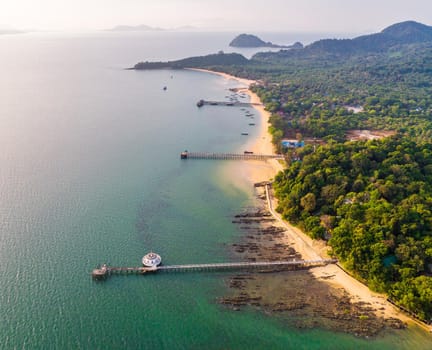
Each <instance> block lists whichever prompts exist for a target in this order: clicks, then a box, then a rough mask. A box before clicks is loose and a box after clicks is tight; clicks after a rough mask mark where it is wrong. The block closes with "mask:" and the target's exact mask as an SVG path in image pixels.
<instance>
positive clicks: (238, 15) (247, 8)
mask: <svg viewBox="0 0 432 350" xmlns="http://www.w3.org/2000/svg"><path fill="white" fill-rule="evenodd" d="M405 20H415V21H419V22H422V23H425V24H432V2H431V1H430V0H412V1H406V0H391V1H390V0H384V1H376V0H363V1H358V0H326V1H324V0H267V1H262V0H236V1H232V0H217V1H215V0H74V1H72V0H38V1H35V0H2V1H1V2H0V28H14V29H21V30H55V31H93V30H102V29H107V28H111V27H114V26H117V25H141V24H145V25H149V26H154V27H163V28H176V27H181V26H193V27H196V28H198V29H203V30H255V31H302V32H338V33H362V32H373V31H377V30H381V29H382V28H384V27H385V26H387V25H390V24H392V23H395V22H400V21H405Z"/></svg>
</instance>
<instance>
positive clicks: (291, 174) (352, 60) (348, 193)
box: [134, 21, 432, 323]
mask: <svg viewBox="0 0 432 350" xmlns="http://www.w3.org/2000/svg"><path fill="white" fill-rule="evenodd" d="M234 57H235V59H233V60H230V59H229V58H234ZM431 57H432V27H430V26H428V25H425V24H421V23H418V22H414V21H406V22H402V23H397V24H394V25H392V26H389V27H387V28H385V29H384V30H382V31H381V32H379V33H375V34H371V35H364V36H360V37H357V38H354V39H343V40H338V39H324V40H319V41H317V42H314V43H312V44H310V45H308V46H306V47H304V48H302V49H298V50H280V51H279V52H265V53H258V54H256V55H254V56H253V57H252V58H251V59H250V60H247V59H246V58H244V57H243V56H241V55H235V56H228V55H226V54H223V53H220V54H216V55H210V56H203V57H201V58H199V59H197V58H190V59H184V60H179V61H173V62H166V63H164V64H165V66H164V67H171V68H194V67H195V68H202V69H210V70H215V71H219V72H224V73H228V74H231V75H233V76H237V77H241V78H247V79H253V80H255V81H256V84H254V85H252V86H251V90H252V91H253V92H255V93H256V94H257V95H258V96H259V97H260V99H261V101H262V103H263V104H264V105H265V108H266V111H267V112H268V113H269V114H270V116H269V122H270V124H271V125H270V127H269V132H270V134H271V137H272V141H273V144H274V147H275V148H276V149H277V151H278V153H279V152H284V154H285V155H286V159H287V167H286V169H284V170H283V171H282V172H280V173H279V174H278V175H277V176H276V177H275V181H274V184H273V187H274V190H275V195H276V197H277V199H278V205H277V211H278V212H279V214H280V215H281V216H282V218H283V219H285V220H288V221H289V222H290V223H291V224H293V225H295V226H296V227H297V228H298V229H300V230H301V231H303V232H304V233H306V234H307V235H308V236H309V237H310V239H312V240H313V241H312V245H313V244H314V243H313V242H325V243H326V245H327V248H329V251H328V254H330V255H331V256H332V257H336V258H338V259H339V261H340V263H341V266H342V267H343V268H344V269H345V270H347V271H349V272H350V274H352V275H353V276H355V277H356V278H357V279H358V280H359V281H361V282H363V283H365V284H366V285H367V286H368V287H369V288H370V289H371V290H373V291H376V292H379V293H384V294H383V295H386V297H387V298H389V300H390V301H391V302H392V303H394V304H395V305H397V306H398V307H400V308H402V309H404V310H406V311H407V312H408V313H411V315H413V317H415V318H416V319H420V320H422V321H423V322H424V323H430V322H431V320H432V299H431V295H432V277H431V275H432V211H431V210H430V208H431V207H432V175H431V174H432V142H431V139H432V118H431V114H432V97H431V96H432V85H431V83H430V82H431V81H432V60H431ZM194 62H196V63H197V65H196V66H194V64H193V63H194ZM208 62H210V63H209V64H207V63H208ZM159 64H160V63H159ZM134 68H135V69H148V68H151V64H149V63H146V64H142V63H141V64H137V65H136V66H135V67H134ZM285 139H288V140H292V139H301V140H302V141H304V144H305V146H303V147H301V148H291V147H285V146H284V143H283V141H284V140H285ZM298 234H299V235H300V234H303V233H302V232H299V233H298Z"/></svg>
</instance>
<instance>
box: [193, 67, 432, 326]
mask: <svg viewBox="0 0 432 350" xmlns="http://www.w3.org/2000/svg"><path fill="white" fill-rule="evenodd" d="M189 70H193V71H198V72H203V73H209V74H215V75H219V76H221V77H223V78H225V79H232V80H236V81H238V82H239V83H241V84H243V85H246V87H240V88H239V90H238V91H239V92H241V93H244V94H247V95H248V96H249V98H250V101H251V102H252V103H261V100H260V99H259V97H258V96H257V95H256V94H255V93H253V92H252V91H250V90H249V87H250V85H251V84H255V83H257V82H256V81H255V80H250V79H243V78H238V77H236V76H233V75H230V74H227V73H223V72H216V71H211V70H206V69H195V68H191V69H189ZM253 109H255V110H256V111H257V112H258V113H259V116H260V118H261V122H260V130H259V135H258V136H257V137H256V138H255V139H254V140H251V141H249V142H247V143H246V144H245V146H246V148H247V149H248V150H250V151H253V152H254V153H261V154H273V150H274V147H273V144H272V142H271V135H270V134H269V133H268V127H269V125H270V124H269V118H270V112H268V111H266V110H265V109H264V106H254V107H253ZM261 163H262V162H261ZM245 164H246V166H245ZM236 168H237V170H240V174H241V175H243V176H244V177H245V178H246V180H247V181H248V182H250V183H252V184H253V183H256V182H261V181H268V180H270V179H273V178H274V176H275V175H276V174H277V173H278V172H279V171H281V170H283V169H284V167H283V166H282V164H280V163H279V162H278V161H277V160H270V161H266V162H265V163H264V164H259V163H258V162H253V161H247V162H244V163H243V165H240V166H237V167H236ZM269 204H270V203H269ZM271 205H272V206H273V208H275V207H276V205H277V201H276V200H275V199H274V198H272V199H271ZM275 218H276V219H277V220H278V222H279V225H280V226H282V227H283V228H285V229H286V234H285V239H284V241H285V243H286V245H287V246H288V245H289V246H291V247H293V248H294V249H295V250H296V252H298V253H300V254H301V255H302V257H303V258H306V259H316V258H326V257H327V250H328V246H327V245H326V244H325V242H321V241H316V240H312V239H311V238H310V237H309V236H307V235H306V234H305V233H303V232H302V231H301V230H300V229H298V228H297V227H295V226H293V225H291V224H290V223H289V222H286V221H285V220H283V219H282V218H281V216H280V215H279V214H277V213H275ZM310 272H311V273H312V274H313V276H314V277H315V278H316V279H317V280H318V281H321V282H323V283H326V284H327V285H329V286H332V287H334V288H343V289H344V290H345V291H346V292H347V293H348V294H349V296H350V299H351V302H353V303H358V302H363V303H368V304H370V306H371V307H372V308H373V309H374V313H375V314H376V315H377V316H378V317H383V318H397V319H399V320H401V321H403V322H405V323H407V324H408V325H409V326H412V325H416V326H418V327H420V328H422V329H424V330H426V331H428V332H430V331H431V328H430V327H428V326H427V325H425V324H423V323H421V322H419V321H417V320H415V319H413V318H411V317H410V316H408V315H406V314H405V313H403V312H402V311H400V310H399V309H398V308H397V307H396V306H394V305H392V304H391V303H389V302H388V301H387V296H386V295H384V294H380V293H375V292H373V291H371V290H370V289H369V288H368V287H367V286H366V285H365V284H363V283H362V282H360V281H359V280H357V279H355V278H354V277H352V276H351V275H349V274H348V273H346V272H345V271H344V270H343V269H342V268H341V267H339V266H337V265H327V266H323V267H317V268H312V269H310ZM328 276H332V278H328Z"/></svg>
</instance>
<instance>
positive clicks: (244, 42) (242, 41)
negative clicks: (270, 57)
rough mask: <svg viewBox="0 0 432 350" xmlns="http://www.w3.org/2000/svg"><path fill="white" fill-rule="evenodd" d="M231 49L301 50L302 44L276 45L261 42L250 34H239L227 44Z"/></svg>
mask: <svg viewBox="0 0 432 350" xmlns="http://www.w3.org/2000/svg"><path fill="white" fill-rule="evenodd" d="M229 46H231V47H242V48H247V47H272V48H281V49H302V48H303V44H302V43H300V42H296V43H295V44H293V45H277V44H273V43H272V42H270V41H268V42H265V41H263V40H261V39H260V38H259V37H257V36H256V35H252V34H240V35H238V36H236V37H235V38H234V39H233V40H232V41H231V42H230V44H229Z"/></svg>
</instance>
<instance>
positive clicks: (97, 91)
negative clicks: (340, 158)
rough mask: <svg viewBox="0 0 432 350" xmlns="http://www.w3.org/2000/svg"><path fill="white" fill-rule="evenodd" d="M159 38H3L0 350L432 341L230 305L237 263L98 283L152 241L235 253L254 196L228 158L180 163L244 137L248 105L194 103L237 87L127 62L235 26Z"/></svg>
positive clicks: (178, 250) (158, 245)
mask: <svg viewBox="0 0 432 350" xmlns="http://www.w3.org/2000/svg"><path fill="white" fill-rule="evenodd" d="M153 35H156V37H152V36H150V35H144V36H142V37H141V36H108V35H105V34H104V35H102V34H100V35H98V36H95V35H91V36H80V37H76V36H70V37H59V36H57V37H56V36H40V35H34V36H24V37H1V38H0V52H1V55H0V71H1V76H2V79H1V80H0V91H1V92H2V96H3V97H2V100H1V109H0V147H1V152H0V285H1V289H0V314H1V315H2V317H1V320H0V348H2V349H13V348H17V349H22V348H25V349H51V348H53V349H54V348H57V349H79V348H82V349H97V348H99V349H118V348H127V349H136V348H141V349H150V348H155V347H159V348H162V349H202V348H209V349H227V348H228V349H244V348H249V349H263V348H269V349H278V348H279V349H287V348H296V349H325V348H328V349H335V348H341V349H351V348H366V347H367V348H370V349H378V348H379V349H385V348H390V347H391V348H401V349H410V348H417V349H421V348H427V345H429V343H428V341H429V340H428V338H427V336H426V335H425V334H424V333H421V332H419V331H418V330H416V329H414V330H412V331H409V332H405V333H403V335H402V333H395V335H388V336H386V337H384V338H380V339H378V340H373V341H366V340H360V339H356V338H354V337H351V336H348V335H343V334H337V333H336V334H335V333H330V332H323V331H320V330H311V331H299V330H295V329H291V328H290V327H289V326H287V325H286V322H284V321H283V320H282V319H278V318H271V317H269V316H266V315H263V314H261V313H259V312H255V311H247V312H241V313H236V312H231V311H228V310H226V309H224V308H223V307H221V306H219V305H218V304H217V303H216V300H217V298H218V297H220V296H222V295H223V294H224V292H225V291H226V285H225V278H226V277H227V275H226V274H221V273H212V274H210V273H199V274H198V273H191V274H158V275H152V276H146V277H140V276H128V277H114V278H111V279H109V280H107V281H106V282H104V283H97V282H94V281H92V280H91V278H90V275H89V273H90V271H91V270H92V268H93V267H95V266H96V265H97V264H99V263H101V262H108V263H110V264H113V265H127V266H135V265H138V264H139V262H140V259H141V257H142V255H143V254H145V253H146V252H147V251H148V250H150V249H153V250H155V251H157V252H158V253H160V254H161V255H162V256H163V259H164V262H165V263H167V264H171V263H200V262H220V261H226V260H229V259H230V256H229V252H228V249H227V245H229V244H230V243H231V242H233V241H235V240H236V239H237V238H238V237H239V235H240V234H241V233H240V232H238V231H237V228H236V226H234V225H232V224H231V220H232V215H233V214H234V213H236V212H238V211H239V210H240V209H241V208H242V207H244V206H249V205H251V203H252V202H253V198H252V189H250V190H246V191H245V190H244V187H242V188H238V187H235V186H234V185H233V182H232V181H230V180H229V179H226V178H225V177H224V176H223V175H222V174H224V173H225V172H223V171H222V169H223V167H225V166H226V164H227V163H223V162H211V161H187V162H184V161H180V159H179V152H180V151H181V150H183V149H185V148H187V149H189V150H196V151H230V150H233V149H239V148H240V147H241V145H242V144H243V142H244V138H242V137H241V136H240V133H241V132H243V131H244V130H245V128H246V127H248V126H247V124H248V119H246V118H244V116H243V114H242V112H241V111H240V110H238V109H235V108H234V109H233V108H229V107H228V108H223V107H220V108H202V109H198V108H197V107H196V106H195V103H196V101H197V100H198V99H200V98H209V99H210V98H212V99H223V98H224V96H225V95H227V94H228V92H227V89H228V88H230V87H233V86H237V84H236V83H235V82H233V81H229V80H224V79H222V78H220V77H217V76H214V75H210V74H204V73H198V72H187V71H151V72H134V71H125V70H123V69H122V68H124V67H127V66H130V65H132V64H133V63H135V62H136V61H139V60H140V59H156V58H157V59H162V58H164V57H165V58H177V57H182V56H185V55H188V52H189V54H203V53H207V52H214V51H217V50H219V49H224V50H226V49H227V48H226V47H225V46H224V45H225V44H224V43H226V42H228V38H229V37H230V35H229V34H211V33H207V34H191V33H188V34H186V33H183V34H174V33H165V34H160V33H159V34H153ZM164 35H165V36H164ZM206 35H207V36H206ZM161 36H162V37H161ZM162 39H163V40H162ZM204 39H206V40H204ZM209 39H210V40H209ZM168 48H169V49H168ZM163 86H167V87H168V89H167V91H163V90H162V87H163ZM257 122H258V121H257ZM255 130H258V128H257V129H255ZM254 132H255V131H254V130H251V131H250V134H251V135H250V137H253V136H254ZM232 176H236V174H232Z"/></svg>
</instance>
